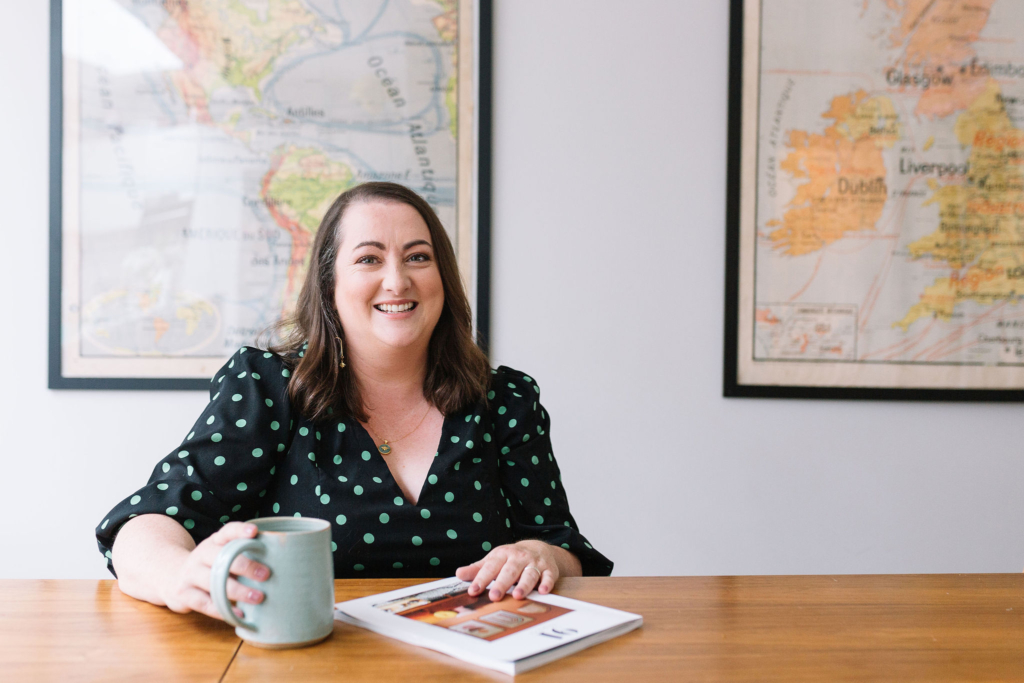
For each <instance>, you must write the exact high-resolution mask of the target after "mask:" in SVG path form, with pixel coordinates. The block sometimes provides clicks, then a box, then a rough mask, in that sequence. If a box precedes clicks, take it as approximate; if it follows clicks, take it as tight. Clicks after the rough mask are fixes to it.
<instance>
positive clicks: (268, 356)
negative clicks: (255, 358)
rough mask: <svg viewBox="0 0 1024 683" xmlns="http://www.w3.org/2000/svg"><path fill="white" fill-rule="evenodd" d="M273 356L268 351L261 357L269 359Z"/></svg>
mask: <svg viewBox="0 0 1024 683" xmlns="http://www.w3.org/2000/svg"><path fill="white" fill-rule="evenodd" d="M273 355H274V354H272V353H270V352H269V351H268V352H267V353H264V354H263V357H264V358H270V357H271V356H273Z"/></svg>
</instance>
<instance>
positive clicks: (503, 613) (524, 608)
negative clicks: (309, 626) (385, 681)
mask: <svg viewBox="0 0 1024 683" xmlns="http://www.w3.org/2000/svg"><path fill="white" fill-rule="evenodd" d="M469 585H470V584H469V583H468V582H465V581H460V580H458V579H455V578H451V579H441V580H440V581H434V582H431V583H426V584H422V585H419V586H413V587H411V588H405V589H401V590H397V591H391V592H389V593H382V594H380V595H372V596H369V597H366V598H360V599H358V600H350V601H348V602H341V603H338V604H337V605H336V609H337V610H339V611H340V612H342V613H344V614H345V615H348V616H349V617H351V618H352V619H353V620H355V621H356V622H357V623H359V625H362V626H366V627H367V628H371V629H372V630H374V631H377V632H378V633H382V634H383V635H390V636H392V637H395V638H399V639H402V640H407V641H409V642H413V643H415V644H417V645H421V646H424V647H430V648H432V649H438V650H441V651H443V652H447V653H448V654H452V655H454V656H456V657H462V658H464V659H469V660H471V661H472V660H477V661H480V660H482V659H491V660H500V661H506V662H514V661H517V660H520V659H524V658H526V657H530V656H532V655H536V654H538V653H540V652H544V651H546V650H550V649H553V648H559V647H562V646H565V645H568V644H570V643H572V642H574V641H578V640H582V639H584V638H587V637H589V636H592V635H594V634H597V633H601V632H603V631H606V630H608V629H612V628H615V627H616V626H620V625H622V624H625V623H629V622H633V621H639V620H640V617H639V616H638V615H636V614H630V613H628V612H621V611H619V610H614V609H609V608H607V607H601V606H600V605H592V604H590V603H586V602H581V601H579V600H572V599H570V598H563V597H560V596H557V595H540V594H539V593H537V592H536V591H534V592H533V593H531V594H530V595H528V596H526V597H525V598H523V599H522V600H516V599H515V598H513V597H512V596H511V594H509V595H506V596H505V597H504V598H503V599H501V600H499V601H497V602H492V601H491V599H490V598H489V597H488V594H487V592H486V591H484V592H483V593H481V594H480V595H478V596H475V597H471V596H470V595H469V593H468V589H469Z"/></svg>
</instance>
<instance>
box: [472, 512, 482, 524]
mask: <svg viewBox="0 0 1024 683" xmlns="http://www.w3.org/2000/svg"><path fill="white" fill-rule="evenodd" d="M473 521H474V522H482V521H484V516H483V515H481V514H480V513H479V512H474V513H473Z"/></svg>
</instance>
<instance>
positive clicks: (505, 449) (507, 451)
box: [501, 446, 512, 455]
mask: <svg viewBox="0 0 1024 683" xmlns="http://www.w3.org/2000/svg"><path fill="white" fill-rule="evenodd" d="M510 450H512V449H511V448H509V447H508V446H502V447H501V454H502V455H508V453H509V451H510Z"/></svg>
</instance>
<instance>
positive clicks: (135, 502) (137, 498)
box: [128, 496, 142, 505]
mask: <svg viewBox="0 0 1024 683" xmlns="http://www.w3.org/2000/svg"><path fill="white" fill-rule="evenodd" d="M140 500H142V496H132V499H131V500H129V501H128V502H129V503H131V504H132V505H138V504H139V501H140Z"/></svg>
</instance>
